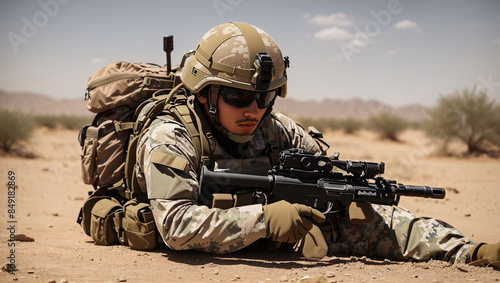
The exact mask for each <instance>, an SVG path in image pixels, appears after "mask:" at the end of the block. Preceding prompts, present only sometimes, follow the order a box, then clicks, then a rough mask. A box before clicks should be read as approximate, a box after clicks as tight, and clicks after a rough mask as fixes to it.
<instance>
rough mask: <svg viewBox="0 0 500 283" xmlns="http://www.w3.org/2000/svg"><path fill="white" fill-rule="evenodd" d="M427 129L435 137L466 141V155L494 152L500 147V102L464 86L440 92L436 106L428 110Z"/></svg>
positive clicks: (491, 153)
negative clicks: (460, 88)
mask: <svg viewBox="0 0 500 283" xmlns="http://www.w3.org/2000/svg"><path fill="white" fill-rule="evenodd" d="M429 116H430V119H429V120H428V121H426V126H425V130H426V132H427V134H428V135H429V136H431V137H432V138H433V139H435V140H436V139H437V140H439V141H441V142H442V143H443V144H444V146H443V148H444V149H443V150H445V149H446V145H447V144H448V142H450V141H453V140H459V141H461V142H463V143H465V144H466V145H467V152H466V154H467V155H470V154H476V153H487V154H490V155H495V154H497V152H498V149H499V148H500V104H498V103H496V102H495V100H494V99H491V98H490V97H488V95H487V94H486V92H485V91H478V90H477V89H476V88H473V89H472V90H469V89H464V90H462V91H456V92H454V93H452V94H449V95H447V96H441V97H440V98H439V100H438V103H437V106H435V107H434V108H432V109H430V110H429Z"/></svg>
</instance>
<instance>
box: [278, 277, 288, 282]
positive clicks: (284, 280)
mask: <svg viewBox="0 0 500 283" xmlns="http://www.w3.org/2000/svg"><path fill="white" fill-rule="evenodd" d="M280 282H288V277H287V276H283V277H281V278H280Z"/></svg>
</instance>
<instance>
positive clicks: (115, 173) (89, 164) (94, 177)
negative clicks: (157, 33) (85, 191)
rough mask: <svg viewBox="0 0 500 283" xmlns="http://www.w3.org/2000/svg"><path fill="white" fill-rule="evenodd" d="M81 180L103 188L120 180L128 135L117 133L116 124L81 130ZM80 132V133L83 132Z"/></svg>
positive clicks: (111, 122) (105, 123) (107, 122)
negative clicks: (82, 137)
mask: <svg viewBox="0 0 500 283" xmlns="http://www.w3.org/2000/svg"><path fill="white" fill-rule="evenodd" d="M118 125H120V124H118ZM82 130H83V131H85V133H82V134H81V136H84V139H82V141H81V142H82V143H83V151H82V178H83V181H84V183H85V184H88V185H91V184H92V185H96V186H105V185H109V184H114V183H116V182H118V181H120V180H121V179H122V174H123V169H124V166H125V165H124V164H125V149H126V148H125V146H124V145H126V144H127V141H128V134H126V133H122V132H120V131H117V122H116V121H113V120H107V121H105V122H103V123H101V124H100V125H99V126H88V127H84V128H83V129H82ZM83 131H82V132H83Z"/></svg>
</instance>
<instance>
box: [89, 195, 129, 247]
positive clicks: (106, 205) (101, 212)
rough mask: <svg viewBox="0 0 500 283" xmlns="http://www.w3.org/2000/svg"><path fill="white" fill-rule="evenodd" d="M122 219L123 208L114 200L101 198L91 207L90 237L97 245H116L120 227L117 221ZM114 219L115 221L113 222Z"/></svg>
mask: <svg viewBox="0 0 500 283" xmlns="http://www.w3.org/2000/svg"><path fill="white" fill-rule="evenodd" d="M121 217H123V208H122V206H121V205H120V203H118V201H115V200H114V199H112V198H111V199H110V198H103V199H100V200H99V201H97V202H96V203H95V205H94V207H92V211H91V219H90V236H91V237H92V239H93V240H94V241H95V242H96V244H98V245H105V246H107V245H114V244H118V243H119V240H118V235H119V230H120V227H119V226H117V225H116V224H117V223H120V221H119V219H120V218H121ZM115 218H116V220H115Z"/></svg>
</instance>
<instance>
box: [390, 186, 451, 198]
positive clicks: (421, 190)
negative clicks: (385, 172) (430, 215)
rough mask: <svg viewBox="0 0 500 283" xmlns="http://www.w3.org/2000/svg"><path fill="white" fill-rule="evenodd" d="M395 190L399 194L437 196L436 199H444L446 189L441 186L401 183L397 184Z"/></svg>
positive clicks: (424, 196) (423, 196)
mask: <svg viewBox="0 0 500 283" xmlns="http://www.w3.org/2000/svg"><path fill="white" fill-rule="evenodd" d="M396 192H397V194H399V195H401V196H410V197H421V198H437V199H444V197H445V195H446V191H445V190H444V189H443V188H433V187H428V186H411V185H403V184H398V186H397V188H396Z"/></svg>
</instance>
